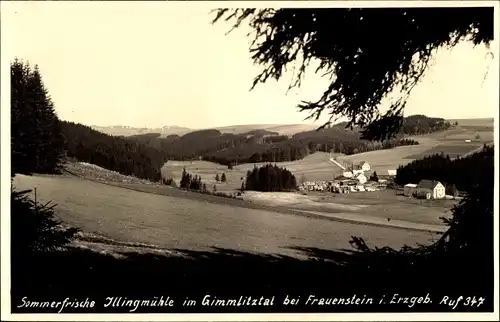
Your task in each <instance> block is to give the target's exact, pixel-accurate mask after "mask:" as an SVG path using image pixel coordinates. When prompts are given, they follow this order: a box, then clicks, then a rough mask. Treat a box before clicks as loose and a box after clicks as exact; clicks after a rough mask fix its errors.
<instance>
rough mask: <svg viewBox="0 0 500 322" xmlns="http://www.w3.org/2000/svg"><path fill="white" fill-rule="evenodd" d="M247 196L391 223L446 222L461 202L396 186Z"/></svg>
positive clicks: (280, 203) (301, 207) (437, 224)
mask: <svg viewBox="0 0 500 322" xmlns="http://www.w3.org/2000/svg"><path fill="white" fill-rule="evenodd" d="M244 198H245V199H246V200H253V201H255V202H259V203H264V204H267V205H269V206H274V207H286V208H289V209H298V210H304V211H314V212H315V213H318V214H320V213H321V214H324V215H328V214H330V213H331V214H333V215H334V216H339V215H341V216H342V217H345V218H353V219H354V218H356V219H358V220H360V221H367V222H374V220H377V219H378V221H379V222H384V223H389V221H388V220H391V221H392V220H398V221H404V222H410V223H420V224H426V225H436V226H439V225H442V224H443V221H442V220H441V219H440V217H449V216H450V215H451V213H450V211H449V210H450V209H451V208H452V207H453V205H455V204H456V203H457V201H456V200H418V199H410V198H407V197H404V196H401V195H398V194H397V193H396V191H395V190H392V189H387V190H380V191H374V192H358V193H351V194H331V193H321V192H309V193H308V194H307V195H306V196H304V195H297V194H292V193H282V192H278V193H254V192H248V193H245V194H244ZM380 220H381V221H380Z"/></svg>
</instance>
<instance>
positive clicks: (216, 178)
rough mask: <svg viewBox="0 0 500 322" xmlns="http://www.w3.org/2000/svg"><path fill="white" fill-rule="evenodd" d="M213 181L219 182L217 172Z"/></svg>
mask: <svg viewBox="0 0 500 322" xmlns="http://www.w3.org/2000/svg"><path fill="white" fill-rule="evenodd" d="M215 181H217V182H219V181H220V178H219V174H218V173H217V174H216V175H215Z"/></svg>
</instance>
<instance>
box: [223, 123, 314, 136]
mask: <svg viewBox="0 0 500 322" xmlns="http://www.w3.org/2000/svg"><path fill="white" fill-rule="evenodd" d="M320 126H321V124H247V125H232V126H223V127H216V128H214V129H216V130H219V131H220V132H222V133H231V134H242V133H247V132H251V131H255V130H265V131H269V132H276V133H278V134H280V135H288V136H292V135H294V134H296V133H300V132H304V131H311V130H315V129H317V128H318V127H320Z"/></svg>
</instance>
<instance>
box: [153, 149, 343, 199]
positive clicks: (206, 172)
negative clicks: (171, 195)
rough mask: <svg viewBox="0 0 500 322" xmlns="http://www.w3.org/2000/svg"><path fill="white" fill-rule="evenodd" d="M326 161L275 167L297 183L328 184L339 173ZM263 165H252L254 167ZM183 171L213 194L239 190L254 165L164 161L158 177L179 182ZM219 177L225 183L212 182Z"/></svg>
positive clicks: (322, 157)
mask: <svg viewBox="0 0 500 322" xmlns="http://www.w3.org/2000/svg"><path fill="white" fill-rule="evenodd" d="M329 158H330V157H329V154H328V153H324V152H317V153H314V154H311V155H309V156H307V157H305V158H304V159H302V160H297V161H290V162H277V163H276V164H277V165H278V166H280V167H285V168H287V169H288V170H290V171H291V172H292V173H293V174H294V175H295V177H296V179H297V181H300V180H301V179H305V180H307V181H314V180H332V179H333V177H334V176H338V175H339V174H341V173H342V170H341V169H339V168H338V167H337V166H335V165H334V164H333V163H332V162H331V161H330V159H329ZM264 164H265V163H255V165H257V166H261V165H264ZM184 167H185V168H186V171H187V172H189V173H191V174H196V175H199V176H201V178H202V181H203V182H204V183H206V184H207V187H208V188H209V189H212V187H213V186H214V185H215V186H217V191H234V190H236V189H239V188H240V187H241V183H242V182H243V181H244V180H245V178H246V174H247V171H249V170H252V169H253V167H254V163H251V164H249V163H247V164H240V165H237V166H234V167H233V169H232V170H229V169H228V168H227V167H226V166H222V165H219V164H216V163H212V162H207V161H192V162H191V161H168V162H167V163H166V164H165V165H164V166H163V168H162V175H163V176H164V177H173V178H174V179H175V180H176V181H177V182H179V181H180V178H181V174H182V170H183V168H184ZM222 173H225V174H226V178H227V182H225V183H222V182H216V181H215V175H216V174H219V177H220V176H221V175H222ZM242 178H243V179H242Z"/></svg>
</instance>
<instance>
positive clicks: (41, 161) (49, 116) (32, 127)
mask: <svg viewBox="0 0 500 322" xmlns="http://www.w3.org/2000/svg"><path fill="white" fill-rule="evenodd" d="M11 155H12V160H11V164H12V173H13V174H14V173H23V174H31V173H57V172H59V170H60V166H61V163H62V159H63V157H64V137H63V135H62V132H61V128H60V124H59V119H58V118H57V115H56V112H55V109H54V105H53V103H52V100H51V99H50V96H49V94H48V91H47V89H46V88H45V85H44V84H43V81H42V76H41V74H40V71H39V69H38V67H37V66H35V67H34V68H31V67H30V66H29V64H28V63H23V62H21V61H19V60H17V59H16V60H14V62H12V64H11Z"/></svg>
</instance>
